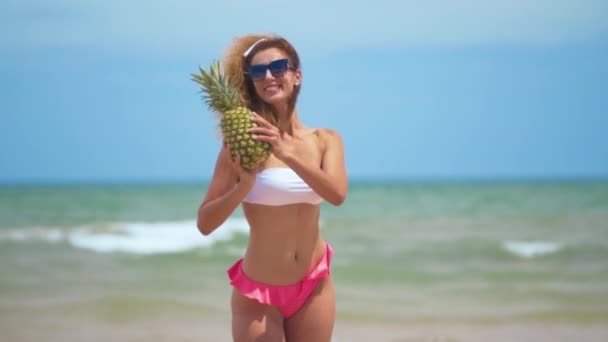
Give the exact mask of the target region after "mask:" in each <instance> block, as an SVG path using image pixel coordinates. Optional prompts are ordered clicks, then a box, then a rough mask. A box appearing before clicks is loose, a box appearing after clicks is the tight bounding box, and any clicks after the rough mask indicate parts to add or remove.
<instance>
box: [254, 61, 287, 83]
mask: <svg viewBox="0 0 608 342" xmlns="http://www.w3.org/2000/svg"><path fill="white" fill-rule="evenodd" d="M291 68H293V66H292V65H291V63H290V62H289V59H287V58H284V59H277V60H276V61H272V62H270V63H268V64H256V65H250V66H249V67H247V74H248V75H249V77H251V79H252V80H254V81H259V80H263V79H264V78H265V77H266V70H269V71H270V74H271V75H272V77H281V76H283V75H284V74H285V73H286V72H287V70H289V69H291Z"/></svg>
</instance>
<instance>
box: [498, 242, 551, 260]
mask: <svg viewBox="0 0 608 342" xmlns="http://www.w3.org/2000/svg"><path fill="white" fill-rule="evenodd" d="M502 246H503V248H504V249H506V250H507V251H509V252H511V253H513V254H516V255H518V256H521V257H524V258H534V257H537V256H540V255H545V254H549V253H555V252H557V251H559V250H560V249H561V248H562V247H563V246H562V244H560V243H557V242H550V241H505V242H503V244H502Z"/></svg>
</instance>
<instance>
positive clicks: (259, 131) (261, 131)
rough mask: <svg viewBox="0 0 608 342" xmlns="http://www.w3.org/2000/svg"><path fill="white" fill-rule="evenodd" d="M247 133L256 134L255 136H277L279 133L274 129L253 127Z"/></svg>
mask: <svg viewBox="0 0 608 342" xmlns="http://www.w3.org/2000/svg"><path fill="white" fill-rule="evenodd" d="M248 131H249V133H252V134H254V135H255V134H257V135H279V132H278V131H277V130H274V129H270V128H265V127H253V128H250V129H249V130H248Z"/></svg>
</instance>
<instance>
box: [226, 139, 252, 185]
mask: <svg viewBox="0 0 608 342" xmlns="http://www.w3.org/2000/svg"><path fill="white" fill-rule="evenodd" d="M226 153H228V158H230V160H231V161H232V164H231V165H232V169H233V170H234V172H235V174H236V175H237V177H238V183H239V184H240V185H242V186H245V187H248V188H249V189H250V188H251V187H252V186H253V183H255V177H256V174H257V172H258V167H256V168H254V169H252V170H246V169H245V168H243V167H242V166H241V157H240V156H239V155H238V154H237V156H236V158H235V159H232V150H231V147H230V144H226Z"/></svg>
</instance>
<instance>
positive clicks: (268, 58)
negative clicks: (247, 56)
mask: <svg viewBox="0 0 608 342" xmlns="http://www.w3.org/2000/svg"><path fill="white" fill-rule="evenodd" d="M287 58H288V57H287V54H286V53H285V52H284V51H283V50H281V49H278V48H269V49H265V50H261V51H259V52H257V53H256V54H255V55H254V56H253V58H252V59H251V63H250V69H249V70H250V72H249V76H250V77H251V79H252V80H253V85H254V87H255V91H256V93H257V94H258V96H259V97H260V98H261V99H262V100H263V101H264V102H266V103H269V104H271V105H273V106H275V107H281V106H283V105H285V104H286V103H287V101H288V100H289V98H290V96H291V94H292V93H293V90H294V87H295V86H298V85H300V82H301V81H302V73H301V72H300V70H293V66H292V65H291V62H289V65H288V66H287V68H285V67H286V63H285V61H284V60H285V59H287ZM273 62H274V63H273ZM252 67H253V69H255V70H256V71H257V75H255V74H254V73H252V72H251V70H252V69H251V68H252ZM262 73H263V74H264V76H263V77H262V76H261V75H262Z"/></svg>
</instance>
